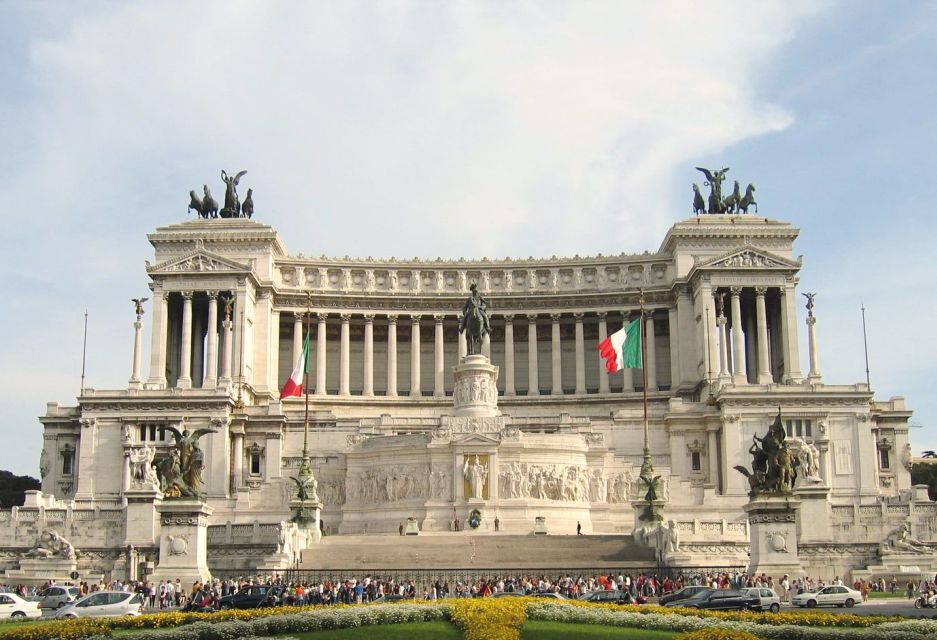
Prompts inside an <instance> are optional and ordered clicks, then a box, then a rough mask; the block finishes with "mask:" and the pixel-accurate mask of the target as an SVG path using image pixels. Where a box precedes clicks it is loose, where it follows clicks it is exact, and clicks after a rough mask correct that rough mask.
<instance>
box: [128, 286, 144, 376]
mask: <svg viewBox="0 0 937 640" xmlns="http://www.w3.org/2000/svg"><path fill="white" fill-rule="evenodd" d="M130 388H131V389H142V388H143V306H142V304H141V305H140V308H139V311H138V313H137V319H136V320H135V321H134V323H133V370H132V372H131V374H130Z"/></svg>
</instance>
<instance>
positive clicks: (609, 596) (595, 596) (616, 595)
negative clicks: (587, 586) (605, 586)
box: [579, 590, 625, 602]
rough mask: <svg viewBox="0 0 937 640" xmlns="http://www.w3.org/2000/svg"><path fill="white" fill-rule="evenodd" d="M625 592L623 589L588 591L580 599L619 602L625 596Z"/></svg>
mask: <svg viewBox="0 0 937 640" xmlns="http://www.w3.org/2000/svg"><path fill="white" fill-rule="evenodd" d="M624 596H625V594H624V593H623V592H621V591H605V590H603V591H588V592H586V593H584V594H582V595H581V596H579V599H580V600H583V601H585V602H618V601H619V600H621V599H622V598H624Z"/></svg>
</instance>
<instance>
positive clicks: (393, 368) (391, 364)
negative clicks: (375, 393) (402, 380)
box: [387, 315, 397, 397]
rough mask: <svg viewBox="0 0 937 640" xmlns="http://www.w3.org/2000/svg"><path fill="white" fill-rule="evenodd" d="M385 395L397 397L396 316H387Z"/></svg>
mask: <svg viewBox="0 0 937 640" xmlns="http://www.w3.org/2000/svg"><path fill="white" fill-rule="evenodd" d="M387 395H388V396H390V397H393V396H396V395H397V316H394V315H390V316H387Z"/></svg>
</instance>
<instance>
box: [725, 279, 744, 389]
mask: <svg viewBox="0 0 937 640" xmlns="http://www.w3.org/2000/svg"><path fill="white" fill-rule="evenodd" d="M729 291H730V292H731V294H732V383H733V384H747V383H748V369H747V368H746V367H745V336H744V334H743V333H742V300H741V295H742V287H731V288H730V289H729Z"/></svg>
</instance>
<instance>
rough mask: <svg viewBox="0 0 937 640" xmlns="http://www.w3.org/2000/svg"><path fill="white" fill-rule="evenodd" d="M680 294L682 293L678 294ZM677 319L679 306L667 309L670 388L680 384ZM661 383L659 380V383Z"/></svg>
mask: <svg viewBox="0 0 937 640" xmlns="http://www.w3.org/2000/svg"><path fill="white" fill-rule="evenodd" d="M677 295H678V296H679V295H680V294H677ZM678 327H679V323H678V320H677V307H675V306H674V307H670V309H668V310H667V333H668V339H669V340H670V388H671V389H676V388H677V387H679V386H680V330H679V328H678ZM659 384H660V383H659V382H658V385H659Z"/></svg>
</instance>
